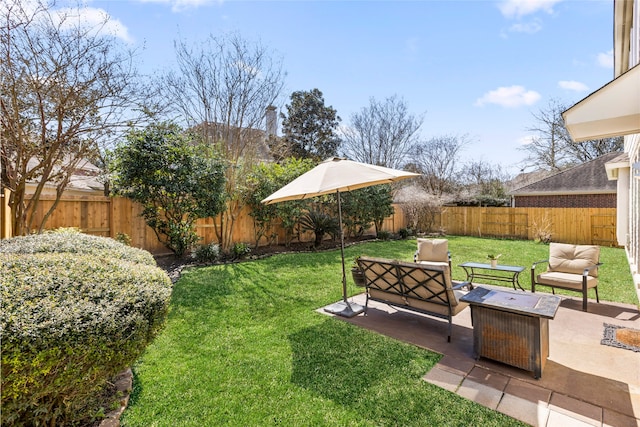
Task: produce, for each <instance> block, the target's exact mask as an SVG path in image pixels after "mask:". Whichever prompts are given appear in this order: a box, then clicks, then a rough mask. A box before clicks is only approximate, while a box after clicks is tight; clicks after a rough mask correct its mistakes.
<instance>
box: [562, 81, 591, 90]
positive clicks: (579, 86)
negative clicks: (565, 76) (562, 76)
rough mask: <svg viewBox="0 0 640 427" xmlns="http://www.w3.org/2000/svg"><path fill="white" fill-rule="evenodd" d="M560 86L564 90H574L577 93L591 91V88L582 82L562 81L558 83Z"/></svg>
mask: <svg viewBox="0 0 640 427" xmlns="http://www.w3.org/2000/svg"><path fill="white" fill-rule="evenodd" d="M558 86H560V87H561V88H562V89H566V90H573V91H576V92H585V91H587V90H589V87H588V86H587V85H586V84H584V83H582V82H576V81H574V80H560V81H559V82H558Z"/></svg>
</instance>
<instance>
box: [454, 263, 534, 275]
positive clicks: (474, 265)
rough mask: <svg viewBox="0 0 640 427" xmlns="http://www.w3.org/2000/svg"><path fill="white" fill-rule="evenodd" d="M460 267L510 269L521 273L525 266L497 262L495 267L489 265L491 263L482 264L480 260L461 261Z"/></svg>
mask: <svg viewBox="0 0 640 427" xmlns="http://www.w3.org/2000/svg"><path fill="white" fill-rule="evenodd" d="M460 267H468V268H483V269H485V270H496V271H510V272H512V273H522V272H523V271H524V269H525V268H526V267H522V266H520V265H506V264H498V265H496V266H495V267H491V264H483V263H480V262H463V263H462V264H460Z"/></svg>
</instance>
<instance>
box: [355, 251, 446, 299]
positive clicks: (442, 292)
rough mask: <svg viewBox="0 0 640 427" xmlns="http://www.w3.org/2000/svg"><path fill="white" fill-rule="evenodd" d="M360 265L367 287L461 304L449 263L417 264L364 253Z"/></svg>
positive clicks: (404, 295) (359, 260)
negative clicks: (373, 256)
mask: <svg viewBox="0 0 640 427" xmlns="http://www.w3.org/2000/svg"><path fill="white" fill-rule="evenodd" d="M358 265H359V267H360V269H361V270H362V271H363V273H364V276H365V285H366V286H367V288H370V289H375V290H378V291H381V292H387V293H392V294H397V295H399V296H401V297H404V298H414V299H417V300H420V301H426V302H430V303H435V304H440V305H445V306H455V305H457V304H458V301H457V299H456V298H455V295H454V293H453V289H452V286H451V275H450V274H449V267H448V266H447V265H443V266H432V265H423V264H416V263H413V262H404V261H395V260H389V259H384V258H370V257H364V256H361V257H360V258H359V259H358Z"/></svg>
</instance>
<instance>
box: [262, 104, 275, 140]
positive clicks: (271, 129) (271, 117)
mask: <svg viewBox="0 0 640 427" xmlns="http://www.w3.org/2000/svg"><path fill="white" fill-rule="evenodd" d="M265 117H266V119H267V138H269V137H270V136H272V135H273V136H277V133H278V116H277V115H276V107H274V106H273V105H269V106H268V107H267V110H266V112H265Z"/></svg>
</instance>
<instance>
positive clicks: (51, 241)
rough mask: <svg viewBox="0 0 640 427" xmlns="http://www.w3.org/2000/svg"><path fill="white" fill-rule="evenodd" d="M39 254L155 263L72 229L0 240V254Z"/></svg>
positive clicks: (136, 252) (140, 252) (131, 250)
mask: <svg viewBox="0 0 640 427" xmlns="http://www.w3.org/2000/svg"><path fill="white" fill-rule="evenodd" d="M40 252H45V253H72V254H82V255H95V256H97V257H101V258H113V259H121V260H125V261H131V262H136V263H140V264H145V265H153V266H155V265H156V260H155V259H154V258H153V256H152V255H151V254H150V253H149V252H147V251H145V250H142V249H138V248H133V247H131V246H127V245H124V244H122V243H120V242H118V241H116V240H114V239H109V238H105V237H98V236H91V235H89V234H82V233H80V232H79V231H77V229H73V228H63V229H58V230H56V231H49V232H46V233H44V234H31V235H29V236H23V237H16V238H13V239H5V240H0V253H19V254H35V253H40Z"/></svg>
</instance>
